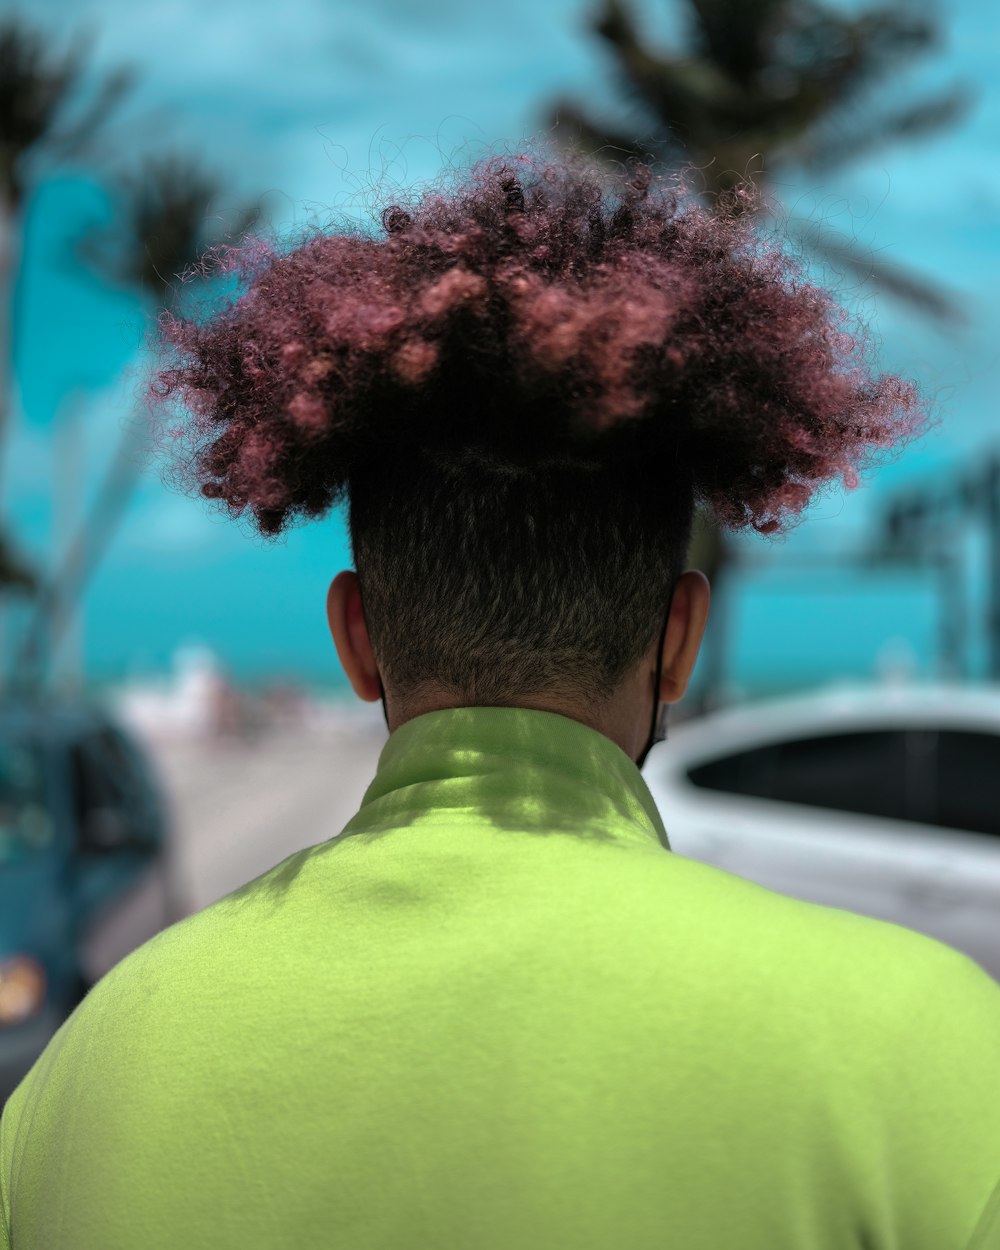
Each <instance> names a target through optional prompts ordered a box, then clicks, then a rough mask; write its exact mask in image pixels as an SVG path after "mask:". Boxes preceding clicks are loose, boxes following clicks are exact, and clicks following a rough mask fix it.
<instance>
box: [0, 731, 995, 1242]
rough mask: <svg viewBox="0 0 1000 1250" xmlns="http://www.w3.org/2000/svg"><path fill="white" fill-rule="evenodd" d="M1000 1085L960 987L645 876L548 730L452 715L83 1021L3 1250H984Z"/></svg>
mask: <svg viewBox="0 0 1000 1250" xmlns="http://www.w3.org/2000/svg"><path fill="white" fill-rule="evenodd" d="M660 749H661V750H669V749H670V747H669V744H668V745H667V746H665V747H662V748H660ZM335 775H336V772H335V768H334V767H331V777H334V776H335ZM803 836H808V831H804V833H803ZM998 1082H1000V986H998V985H997V984H996V982H995V981H993V980H992V979H991V978H990V977H989V976H987V974H986V973H985V972H984V971H983V970H982V969H981V968H980V967H979V965H978V964H976V963H975V962H973V961H972V960H971V959H969V958H967V957H966V956H964V955H962V954H959V953H958V952H957V951H954V950H952V949H951V948H949V947H947V946H945V945H943V944H941V943H939V942H936V941H933V940H932V939H930V938H927V937H925V936H922V935H920V934H917V933H916V932H913V931H911V930H909V929H905V928H902V927H900V926H898V925H893V924H887V923H883V922H881V921H875V920H870V919H867V918H864V917H861V916H857V915H854V914H852V913H850V912H847V911H841V910H838V909H835V908H829V907H821V906H816V905H813V904H807V903H802V902H798V901H795V900H793V899H790V898H786V897H784V896H783V895H780V894H777V893H774V892H772V891H770V890H767V889H763V888H762V887H760V886H758V885H755V884H753V883H751V882H748V881H746V880H744V879H742V878H740V877H737V876H734V875H732V874H730V873H728V872H724V871H721V870H719V869H717V868H713V867H708V866H706V865H703V864H700V863H697V862H696V861H694V860H690V859H686V858H684V857H683V856H681V855H678V854H676V853H673V852H671V851H670V848H669V844H668V841H667V836H666V833H665V831H664V827H663V825H662V823H661V820H660V817H659V815H658V813H657V810H656V807H655V804H654V802H653V799H652V796H651V795H650V793H649V790H648V789H647V787H646V784H645V782H644V780H643V777H642V774H641V773H640V772H639V770H638V769H637V768H636V766H635V764H634V763H633V761H632V760H631V759H629V758H628V757H627V756H626V755H625V754H624V752H622V751H621V750H620V749H619V747H618V746H617V745H615V744H614V743H613V742H612V741H611V740H610V739H608V738H606V737H604V736H603V735H602V734H600V733H597V732H596V731H594V730H592V729H589V728H587V727H586V726H584V725H582V724H579V723H578V722H576V721H574V720H570V719H568V718H566V717H563V716H558V715H556V714H554V713H550V712H540V711H535V710H528V709H523V708H452V709H447V710H443V711H437V712H431V713H428V714H426V715H424V716H420V717H418V718H416V719H415V720H412V721H409V722H407V723H406V724H404V725H402V726H401V727H400V728H399V729H398V730H396V732H395V733H393V734H392V736H391V737H390V738H389V740H388V741H387V742H386V744H385V747H384V749H383V751H382V754H381V756H380V759H379V764H378V771H377V774H376V777H375V779H374V780H373V782H372V784H371V785H370V787H369V789H368V791H367V793H366V794H365V797H364V801H363V803H362V805H361V808H360V810H359V811H358V813H357V814H356V815H355V817H354V818H353V819H352V820H351V821H350V822H349V824H348V825H347V826H346V828H345V830H344V831H343V833H342V834H341V835H340V836H338V837H335V838H331V839H330V840H328V841H325V842H321V843H319V844H318V845H315V846H312V847H310V848H308V849H307V850H305V851H301V852H298V853H296V854H294V855H290V856H289V857H288V858H286V859H285V860H283V861H282V862H281V863H280V864H278V865H277V866H276V867H275V868H273V869H271V870H270V871H269V872H267V873H264V874H263V875H262V876H260V877H258V878H257V879H256V880H254V881H252V882H250V883H249V884H247V885H246V886H244V887H242V888H241V889H239V890H237V891H235V892H234V893H232V894H230V895H228V896H227V897H225V898H223V899H221V900H220V901H218V902H216V903H214V904H212V905H211V906H209V907H207V908H205V909H204V910H203V911H201V912H200V913H198V914H196V915H194V916H190V917H188V918H187V919H185V920H183V921H181V922H180V923H178V924H175V925H173V926H172V927H171V928H169V929H167V930H165V931H164V932H163V933H160V934H158V935H157V936H156V937H155V938H154V939H153V940H152V941H150V942H147V943H146V944H145V945H144V946H142V947H140V948H139V949H138V950H136V951H135V952H133V953H132V954H131V955H129V956H128V957H127V958H125V959H124V960H122V961H121V962H120V963H119V964H118V965H116V967H114V968H113V969H112V970H111V971H110V972H109V973H108V974H107V975H106V976H105V977H104V978H103V979H102V980H101V981H100V982H99V983H98V985H97V986H95V988H94V989H93V990H92V991H91V992H90V994H89V995H88V996H87V998H86V999H85V1000H84V1002H83V1003H82V1004H81V1005H80V1006H79V1007H78V1008H77V1010H76V1011H75V1012H74V1013H73V1015H72V1016H71V1017H70V1019H69V1020H68V1021H67V1022H66V1023H65V1024H64V1025H63V1026H62V1028H61V1029H60V1030H59V1032H58V1033H57V1034H56V1035H55V1037H54V1038H53V1039H52V1041H51V1042H50V1044H49V1046H48V1047H47V1049H46V1050H45V1052H44V1054H43V1055H42V1056H41V1057H40V1058H39V1060H38V1061H37V1063H36V1064H35V1066H34V1067H33V1068H32V1070H31V1072H30V1073H29V1074H28V1076H27V1077H26V1078H25V1079H24V1081H23V1082H22V1083H21V1084H20V1085H19V1086H18V1088H17V1090H16V1091H15V1092H14V1094H13V1095H12V1097H11V1098H10V1100H9V1102H8V1104H7V1107H6V1111H5V1113H4V1116H3V1121H2V1133H0V1179H2V1186H3V1210H4V1216H5V1219H6V1221H7V1223H8V1225H9V1226H10V1227H12V1229H13V1234H12V1242H11V1233H10V1232H9V1231H8V1232H6V1233H5V1239H4V1241H3V1243H2V1244H3V1245H4V1247H5V1248H6V1247H7V1246H9V1245H11V1244H12V1245H13V1247H14V1250H161V1248H164V1250H165V1248H166V1247H170V1248H171V1250H197V1248H199V1247H205V1248H206V1250H208V1248H211V1250H230V1248H232V1250H237V1248H238V1250H258V1248H260V1250H263V1248H264V1247H268V1248H273V1247H286V1246H287V1247H289V1248H292V1247H294V1248H295V1250H311V1248H312V1247H317V1248H318V1247H323V1248H324V1250H326V1248H327V1247H343V1248H344V1250H376V1248H377V1250H452V1248H453V1247H454V1248H459V1247H461V1248H462V1250H466V1248H469V1250H500V1248H501V1247H503V1250H562V1248H563V1247H565V1248H567V1250H568V1248H569V1247H573V1250H591V1248H592V1250H598V1248H599V1250H654V1248H655V1250H854V1248H857V1250H862V1248H864V1250H988V1248H989V1250H994V1248H996V1247H1000V1186H998V1179H1000V1098H998Z"/></svg>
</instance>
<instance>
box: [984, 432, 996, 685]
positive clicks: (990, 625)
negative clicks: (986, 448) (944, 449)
mask: <svg viewBox="0 0 1000 1250" xmlns="http://www.w3.org/2000/svg"><path fill="white" fill-rule="evenodd" d="M982 484H983V506H984V511H985V514H986V530H987V535H986V537H987V543H988V551H989V554H988V556H987V577H988V578H989V584H988V586H987V596H988V598H987V609H986V622H987V629H988V631H989V639H988V646H989V657H990V680H991V681H1000V454H997V453H996V452H994V453H993V454H992V455H991V456H990V457H989V459H988V460H987V461H986V464H985V467H984V470H983V478H982Z"/></svg>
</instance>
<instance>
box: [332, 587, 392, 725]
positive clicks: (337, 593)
mask: <svg viewBox="0 0 1000 1250" xmlns="http://www.w3.org/2000/svg"><path fill="white" fill-rule="evenodd" d="M326 619H327V623H328V625H329V626H330V634H331V636H332V638H333V645H334V646H335V647H336V648H337V655H338V656H339V658H340V663H341V667H342V668H343V670H344V672H345V673H346V674H347V679H348V681H349V682H350V683H351V687H352V689H353V690H354V693H355V694H356V695H357V696H358V698H359V699H363V700H364V702H365V703H374V702H375V700H376V699H379V698H381V692H380V690H379V684H378V665H377V664H376V663H375V654H374V652H373V651H372V647H371V642H370V640H369V638H368V626H367V624H366V623H365V613H364V607H363V605H362V602H361V585H360V583H359V581H358V575H357V573H355V572H354V570H353V569H344V570H343V571H342V572H340V573H338V574H337V576H336V577H335V578H334V579H333V581H332V582H331V583H330V588H329V589H328V590H327V592H326Z"/></svg>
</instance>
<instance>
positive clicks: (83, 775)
mask: <svg viewBox="0 0 1000 1250" xmlns="http://www.w3.org/2000/svg"><path fill="white" fill-rule="evenodd" d="M70 765H71V771H72V776H73V792H74V801H75V807H76V817H77V821H76V824H77V830H78V837H79V838H80V840H81V845H82V846H87V844H88V843H89V847H90V849H92V848H93V846H94V845H95V844H96V845H101V844H102V843H103V842H107V844H108V845H113V844H115V843H116V842H119V841H120V840H121V838H122V837H123V836H127V837H128V838H129V839H130V840H131V839H135V838H138V839H140V840H143V841H150V842H155V841H156V827H155V810H154V808H153V803H152V796H151V794H150V790H149V786H148V783H147V779H146V777H145V774H144V773H143V771H142V770H141V769H140V768H139V766H138V764H137V762H136V759H135V756H134V754H133V752H131V751H130V750H129V748H128V744H127V743H125V742H124V741H123V739H122V738H121V736H120V734H118V733H117V732H116V731H115V730H114V729H111V728H109V727H107V726H103V727H101V728H99V729H96V730H92V731H91V732H89V733H88V734H86V736H84V737H82V738H80V739H78V740H77V741H76V742H75V743H74V744H73V746H72V747H71V749H70ZM108 813H110V818H109V816H108ZM102 822H103V824H104V825H106V826H107V829H105V830H104V831H103V832H102V829H101V827H100V826H101V825H102Z"/></svg>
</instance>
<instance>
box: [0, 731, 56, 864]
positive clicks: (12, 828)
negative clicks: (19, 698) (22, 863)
mask: <svg viewBox="0 0 1000 1250" xmlns="http://www.w3.org/2000/svg"><path fill="white" fill-rule="evenodd" d="M54 835H55V824H54V821H53V817H52V812H51V810H50V808H49V802H48V788H47V786H46V782H45V757H44V755H43V753H42V749H41V746H40V745H38V744H37V743H33V742H14V741H4V740H2V739H0V864H11V863H15V862H17V861H19V860H22V859H24V858H25V857H26V856H27V855H29V854H31V853H32V852H33V851H36V850H40V849H41V848H42V847H44V846H47V845H48V844H49V843H50V842H51V841H52V840H53V837H54Z"/></svg>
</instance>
